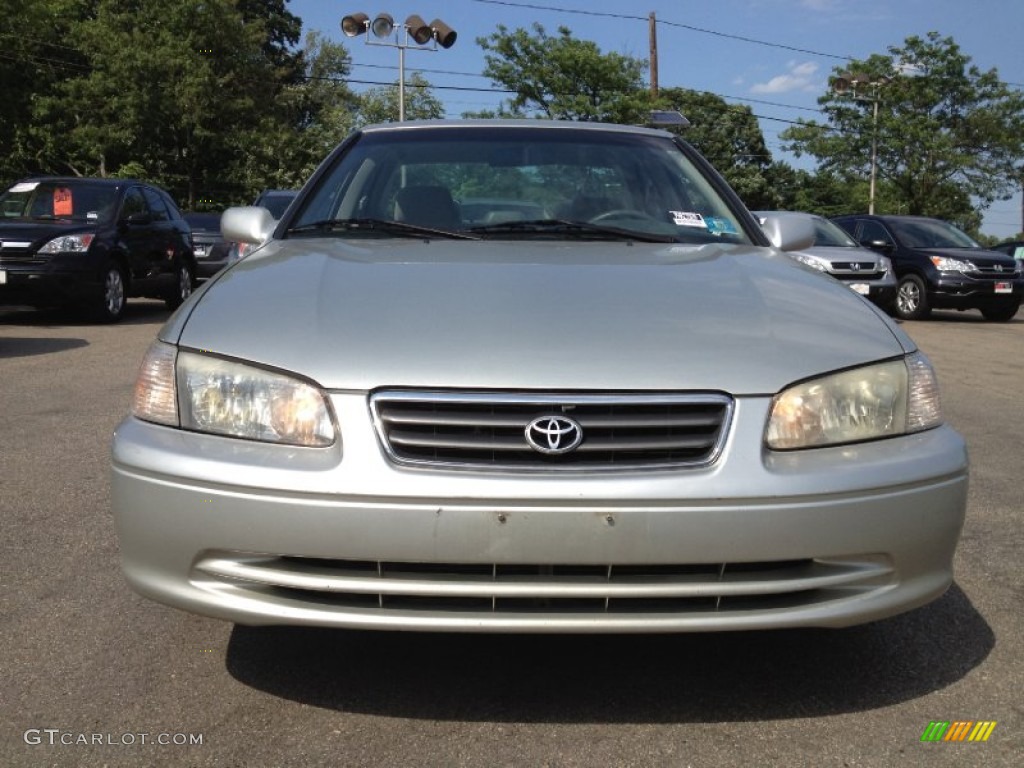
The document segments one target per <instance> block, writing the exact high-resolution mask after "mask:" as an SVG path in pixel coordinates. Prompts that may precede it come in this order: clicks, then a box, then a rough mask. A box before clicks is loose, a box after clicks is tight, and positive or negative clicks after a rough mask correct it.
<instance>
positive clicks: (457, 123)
mask: <svg viewBox="0 0 1024 768" xmlns="http://www.w3.org/2000/svg"><path fill="white" fill-rule="evenodd" d="M453 128H462V129H465V128H473V129H487V128H519V129H523V130H539V129H544V128H546V129H549V130H550V129H552V128H556V129H558V130H566V131H593V132H595V133H622V134H631V133H632V134H640V135H646V136H662V137H669V138H673V137H674V136H675V134H673V133H669V132H668V131H665V130H662V129H661V128H647V127H645V126H639V125H617V124H614V123H587V122H581V121H576V120H535V119H514V118H500V119H471V120H406V121H405V122H401V123H375V124H374V125H367V126H365V127H364V128H362V129H361V130H362V132H363V133H388V132H393V131H410V130H415V131H423V130H430V129H453Z"/></svg>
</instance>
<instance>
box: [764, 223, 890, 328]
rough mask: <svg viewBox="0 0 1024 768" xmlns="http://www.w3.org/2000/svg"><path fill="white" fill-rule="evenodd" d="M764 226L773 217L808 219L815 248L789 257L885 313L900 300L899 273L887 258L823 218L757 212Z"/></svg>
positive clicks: (795, 252)
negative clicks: (898, 295)
mask: <svg viewBox="0 0 1024 768" xmlns="http://www.w3.org/2000/svg"><path fill="white" fill-rule="evenodd" d="M754 215H755V216H757V217H758V218H759V219H760V220H761V221H762V223H763V222H764V220H765V219H766V218H768V217H769V216H771V217H775V218H779V217H791V218H801V219H805V220H807V221H809V222H811V224H813V226H814V245H812V246H810V247H809V248H801V249H800V250H799V251H791V252H790V253H789V255H790V256H791V257H793V258H794V259H796V260H797V261H799V262H801V263H802V264H806V265H807V266H809V267H813V268H814V269H817V270H819V271H821V272H826V273H828V274H830V275H832V277H834V278H835V279H836V280H839V281H840V282H842V283H843V284H844V285H846V286H848V287H849V288H850V290H852V291H853V292H854V293H859V294H860V295H862V296H866V297H867V298H869V299H871V301H873V302H874V303H875V304H877V305H878V306H880V307H882V308H883V309H885V310H889V309H891V307H892V303H893V300H894V299H895V298H896V273H895V272H894V271H893V268H892V262H891V261H890V260H889V258H888V257H887V256H883V255H882V254H880V253H875V252H874V251H870V250H868V249H867V248H864V247H862V246H861V245H858V243H857V242H856V241H855V240H854V239H853V238H852V237H850V236H849V235H848V234H847V233H846V232H844V231H843V230H842V228H840V227H838V226H836V225H835V224H833V223H832V222H831V221H829V220H828V219H826V218H824V217H823V216H817V215H815V214H813V213H797V212H793V211H757V212H755V213H754Z"/></svg>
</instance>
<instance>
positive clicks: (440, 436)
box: [370, 391, 733, 470]
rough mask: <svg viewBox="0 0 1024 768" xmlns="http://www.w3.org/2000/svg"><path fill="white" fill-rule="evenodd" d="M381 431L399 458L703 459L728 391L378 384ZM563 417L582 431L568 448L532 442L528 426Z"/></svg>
mask: <svg viewBox="0 0 1024 768" xmlns="http://www.w3.org/2000/svg"><path fill="white" fill-rule="evenodd" d="M370 404H371V409H372V411H373V418H374V423H375V425H376V428H377V433H378V436H379V437H380V440H381V443H382V444H383V446H384V448H385V450H386V452H387V454H388V456H389V457H390V458H391V459H392V460H393V461H395V462H398V463H401V464H424V465H432V466H444V467H449V468H462V467H467V468H468V467H486V468H497V469H514V470H580V469H588V468H608V469H628V468H656V467H670V466H702V465H707V464H710V463H711V462H713V461H714V460H715V459H716V458H717V457H718V454H719V452H720V451H721V447H722V443H723V442H724V440H725V437H726V434H727V432H728V428H729V422H730V418H731V414H732V407H733V402H732V399H731V398H729V397H726V396H725V395H721V394H714V393H706V394H689V395H649V394H643V395H640V394H614V395H593V394H550V395H511V394H502V393H451V392H406V391H387V392H378V393H376V394H374V395H372V396H371V399H370ZM548 416H552V417H569V418H571V419H572V420H574V421H575V422H576V423H577V424H578V425H579V427H580V430H581V432H582V435H583V437H582V441H581V442H580V444H579V446H578V447H577V448H575V449H573V450H571V451H568V452H565V453H561V454H557V455H547V454H544V453H540V452H539V451H537V450H535V449H534V448H533V447H531V445H530V443H529V442H528V440H527V437H526V430H527V427H528V425H529V424H530V423H531V422H532V421H534V420H535V419H538V418H542V417H548Z"/></svg>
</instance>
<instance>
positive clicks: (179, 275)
mask: <svg viewBox="0 0 1024 768" xmlns="http://www.w3.org/2000/svg"><path fill="white" fill-rule="evenodd" d="M194 283H195V276H194V275H193V274H192V267H190V266H189V265H188V262H185V261H182V262H179V263H178V266H177V268H176V269H175V270H174V288H173V290H172V292H171V293H169V294H168V295H167V298H165V299H164V303H165V304H166V305H167V308H168V309H177V308H178V307H180V306H181V304H182V302H184V301H185V299H187V298H188V297H189V296H191V295H192V286H193V284H194Z"/></svg>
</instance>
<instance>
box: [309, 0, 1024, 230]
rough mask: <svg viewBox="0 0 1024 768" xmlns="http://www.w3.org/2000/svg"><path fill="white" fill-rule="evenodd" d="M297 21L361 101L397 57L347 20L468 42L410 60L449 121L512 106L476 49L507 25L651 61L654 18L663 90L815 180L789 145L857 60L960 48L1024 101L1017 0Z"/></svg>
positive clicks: (457, 0) (495, 11)
mask: <svg viewBox="0 0 1024 768" xmlns="http://www.w3.org/2000/svg"><path fill="white" fill-rule="evenodd" d="M289 8H290V10H291V12H292V13H294V14H295V15H297V16H299V17H300V18H301V19H302V20H303V31H304V32H305V31H308V30H312V29H315V30H318V31H320V32H321V33H323V34H324V35H326V36H327V37H329V38H330V39H332V40H335V41H344V42H345V44H346V47H347V48H348V50H349V52H350V53H351V55H352V63H353V67H352V75H351V77H352V79H353V80H354V81H356V80H362V81H367V84H358V83H354V84H353V87H354V88H356V89H357V90H362V89H364V88H368V87H372V86H371V83H374V82H379V83H388V82H395V81H396V80H397V78H398V51H397V50H396V49H395V48H387V47H378V46H369V45H366V44H365V43H364V42H363V40H364V38H354V39H350V38H346V37H344V36H343V35H342V33H341V30H340V27H339V22H340V21H341V17H342V16H344V15H345V14H347V13H354V12H357V11H362V12H364V13H367V14H369V15H370V17H371V18H372V17H374V16H376V15H377V14H378V13H381V12H387V13H390V14H391V15H392V16H393V17H394V18H395V19H396V20H404V19H405V18H406V17H407V16H409V15H410V14H414V13H415V14H418V15H419V16H421V17H423V18H424V19H425V20H427V21H428V22H429V21H430V20H432V19H434V18H438V17H440V18H441V19H442V20H443V21H445V22H446V23H447V24H448V25H449V26H451V27H453V28H454V29H455V30H456V31H457V32H458V40H457V42H456V43H455V45H454V46H453V47H452V48H450V49H448V50H440V51H438V52H436V53H428V52H422V51H418V50H410V51H409V52H407V54H406V70H407V73H408V72H411V71H414V70H418V71H421V72H422V73H423V76H424V77H426V78H427V80H429V81H430V82H431V83H432V84H433V85H434V86H435V87H436V90H435V94H436V95H437V96H438V97H439V98H440V99H441V100H442V101H443V102H444V104H445V108H446V111H447V114H448V116H449V117H459V116H460V115H461V114H462V113H463V112H467V111H474V110H481V109H487V108H493V107H495V106H497V104H498V103H499V102H500V101H501V100H502V98H503V97H504V96H503V95H502V94H500V93H492V92H488V91H489V90H490V89H491V88H492V87H493V85H492V83H491V81H490V80H488V79H487V78H485V77H482V76H481V74H480V73H481V72H482V71H483V68H484V52H483V50H482V49H481V48H480V46H479V45H478V44H477V43H476V39H477V38H479V37H486V36H488V35H490V34H491V33H492V32H494V31H495V29H496V28H497V26H498V25H499V24H504V25H505V26H506V27H508V28H510V29H515V28H517V27H524V28H529V27H530V25H531V24H533V22H539V23H540V24H542V25H543V26H544V28H545V29H546V30H547V31H548V32H549V33H551V34H554V33H555V30H556V29H557V28H558V27H559V26H567V27H569V28H570V29H571V30H572V32H573V36H574V37H577V38H580V39H585V40H592V41H594V42H595V43H597V45H598V46H599V47H600V48H601V50H602V51H603V52H606V53H607V52H613V51H614V52H617V53H623V54H627V55H629V56H633V57H635V58H642V59H646V58H647V57H648V52H649V38H648V23H647V20H646V18H647V15H648V14H649V13H651V12H654V13H655V14H656V16H657V19H658V81H659V84H660V85H661V86H662V87H683V88H692V89H696V90H702V91H711V92H713V93H716V94H718V95H720V96H722V97H724V98H725V99H726V100H727V101H729V102H730V103H743V104H749V105H750V106H751V108H752V109H753V111H754V113H755V114H757V115H758V116H759V117H760V119H761V120H760V122H761V128H762V131H763V132H764V136H765V140H766V141H767V143H768V147H769V149H770V150H771V152H772V153H773V155H774V156H775V157H776V158H778V159H781V160H785V161H787V162H790V163H793V164H795V165H798V166H800V167H809V166H808V165H807V161H806V160H801V161H795V160H794V158H792V157H789V156H787V155H785V154H784V153H783V152H782V150H781V146H780V142H779V139H778V134H779V132H780V131H783V130H785V128H786V127H787V125H788V124H789V122H791V121H794V120H797V119H798V118H804V119H816V118H817V117H818V115H817V114H816V110H817V106H818V105H817V98H818V97H819V96H820V95H821V94H822V93H824V91H825V89H826V88H827V83H828V78H829V75H830V74H831V73H832V72H833V70H834V69H835V68H837V67H840V68H841V67H842V66H843V65H844V63H845V61H846V60H847V59H848V58H855V59H865V58H867V57H868V56H870V55H871V54H873V53H885V52H886V51H887V49H888V48H889V46H894V45H895V46H900V45H902V44H903V41H904V40H905V39H906V38H907V37H908V36H910V35H920V36H924V35H926V34H927V33H928V32H931V31H937V32H939V33H940V34H942V35H943V36H944V37H945V36H951V37H953V38H954V40H956V42H957V44H958V45H959V46H960V48H961V50H962V51H963V52H964V53H966V54H967V55H968V56H970V57H971V59H972V62H973V63H974V64H975V65H977V66H978V67H979V68H981V69H982V70H988V69H991V68H995V69H997V70H998V72H999V75H1000V77H1001V79H1002V80H1003V81H1005V82H1008V83H1011V84H1012V85H1013V87H1016V88H1024V50H1022V48H1021V42H1020V39H1021V37H1020V36H1021V30H1022V29H1024V3H1022V2H1020V1H1019V0H973V2H965V1H964V0H718V1H717V2H713V1H712V0H676V1H675V2H670V1H669V0H648V1H647V2H646V3H643V4H642V5H636V6H632V5H630V4H628V3H623V2H611V1H610V0H550V1H549V0H507V1H506V0H500V1H499V0H376V3H375V4H372V5H371V4H369V3H366V2H364V0H355V2H353V4H352V5H351V6H349V5H348V4H347V0H341V2H338V0H290V3H289ZM616 16H627V17H640V18H617V17H616ZM765 43H769V44H765ZM1021 215H1022V214H1021V193H1020V191H1019V190H1018V192H1017V194H1016V195H1015V196H1014V197H1013V198H1012V199H1010V200H1008V201H1005V202H997V203H996V204H995V205H993V206H992V207H991V208H990V209H989V210H988V212H987V214H986V217H985V224H984V226H983V227H982V231H983V232H984V233H985V234H988V235H995V236H998V237H1009V236H1011V235H1013V234H1015V233H1016V232H1018V231H1020V230H1021V228H1022V223H1021Z"/></svg>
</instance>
